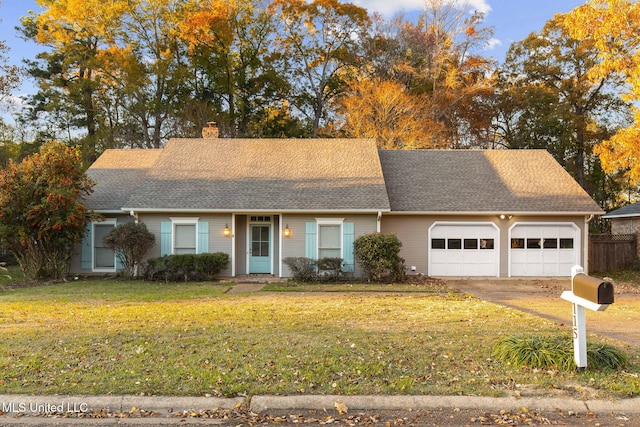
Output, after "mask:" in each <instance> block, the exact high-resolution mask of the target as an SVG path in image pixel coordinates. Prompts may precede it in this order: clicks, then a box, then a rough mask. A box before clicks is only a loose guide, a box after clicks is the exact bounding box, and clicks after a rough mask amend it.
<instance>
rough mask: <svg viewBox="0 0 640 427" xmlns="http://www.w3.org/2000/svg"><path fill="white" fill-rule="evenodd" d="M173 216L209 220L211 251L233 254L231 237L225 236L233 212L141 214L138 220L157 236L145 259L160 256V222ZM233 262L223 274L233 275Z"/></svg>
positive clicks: (169, 219)
mask: <svg viewBox="0 0 640 427" xmlns="http://www.w3.org/2000/svg"><path fill="white" fill-rule="evenodd" d="M171 218H198V220H199V221H208V222H209V252H225V253H227V254H230V258H233V257H232V256H231V237H225V236H224V233H223V231H224V227H225V225H227V224H228V225H229V227H231V214H170V215H166V214H140V215H139V217H138V221H140V222H144V223H145V224H146V225H147V228H148V229H149V231H150V232H151V233H153V235H154V236H156V244H155V245H154V246H153V247H152V248H151V250H149V252H148V253H147V255H146V257H145V259H148V258H157V257H159V256H160V223H162V222H163V221H171ZM231 262H233V259H231V260H230V263H229V268H227V269H226V270H223V271H222V272H221V273H220V275H221V276H230V275H231Z"/></svg>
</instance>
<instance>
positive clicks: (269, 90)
mask: <svg viewBox="0 0 640 427" xmlns="http://www.w3.org/2000/svg"><path fill="white" fill-rule="evenodd" d="M276 25H277V23H276V19H275V17H274V15H273V14H271V13H270V11H269V10H268V3H267V2H266V1H257V2H246V1H240V0H229V1H225V2H221V1H218V0H207V1H204V2H192V3H190V7H188V8H187V12H186V13H185V17H184V19H183V22H182V24H181V25H180V34H181V37H182V38H183V39H184V40H185V41H187V42H188V43H189V52H190V55H191V61H192V64H193V68H194V71H195V73H196V75H197V76H200V78H199V79H198V81H197V82H196V83H197V84H196V85H195V86H193V87H192V91H193V96H194V101H195V102H196V105H200V106H202V107H204V106H205V105H208V106H209V108H208V109H207V108H206V107H205V108H203V109H202V111H206V113H205V114H211V116H209V117H206V116H202V118H201V120H200V122H199V123H200V125H204V123H206V122H207V121H208V120H211V117H213V118H214V119H215V121H216V123H218V125H219V126H220V128H221V131H222V133H223V134H224V135H225V136H228V137H246V136H279V135H278V134H277V131H275V129H277V128H278V127H280V125H279V124H274V123H272V122H271V120H272V119H273V120H274V121H275V122H279V121H280V122H287V118H289V117H291V115H290V113H288V112H287V110H288V105H289V104H287V103H286V102H285V101H286V95H287V92H288V84H287V81H286V80H285V78H284V76H282V75H280V73H278V72H277V70H276V69H275V67H274V62H275V57H276V56H277V55H275V54H274V52H273V51H272V49H271V48H272V46H271V43H272V40H273V38H274V37H275V31H276ZM198 102H200V104H198ZM202 103H204V105H203V104H202ZM281 111H284V112H285V113H284V114H279V112H281ZM294 121H295V120H294V119H293V118H291V120H289V124H290V125H291V127H292V129H290V130H291V131H293V132H294V135H291V136H295V131H294V129H293V128H295V126H296V123H294ZM258 123H259V125H257V124H258ZM281 124H282V125H284V128H285V129H286V128H287V127H288V126H287V125H286V124H285V123H281ZM272 128H273V129H272ZM271 129H272V130H271ZM274 131H275V132H276V134H273V133H272V132H274Z"/></svg>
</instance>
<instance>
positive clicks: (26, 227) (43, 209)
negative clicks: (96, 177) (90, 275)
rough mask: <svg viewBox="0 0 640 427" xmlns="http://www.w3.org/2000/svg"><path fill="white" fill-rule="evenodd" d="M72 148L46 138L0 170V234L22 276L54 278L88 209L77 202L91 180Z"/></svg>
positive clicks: (65, 264) (64, 264)
mask: <svg viewBox="0 0 640 427" xmlns="http://www.w3.org/2000/svg"><path fill="white" fill-rule="evenodd" d="M84 170H85V168H84V166H83V162H82V156H81V153H80V150H79V149H77V148H69V147H67V146H65V145H63V144H60V143H56V142H51V143H48V144H46V145H44V146H43V147H42V149H41V150H40V152H39V153H38V154H35V155H33V156H31V157H28V158H26V159H24V160H23V161H22V162H21V163H15V162H10V163H9V165H8V167H7V168H6V169H5V170H3V171H0V238H2V240H3V242H4V243H5V244H6V245H7V246H8V247H9V249H10V250H11V252H12V253H13V254H14V256H15V257H16V259H17V261H18V263H19V264H20V267H21V268H22V270H23V272H24V274H25V277H27V278H29V279H33V280H37V279H60V278H63V277H64V276H65V275H66V274H67V272H68V271H69V262H70V260H71V255H72V252H73V246H74V245H75V244H77V243H79V242H80V241H81V240H82V237H83V236H84V232H85V226H86V224H87V221H88V219H89V217H91V216H92V214H91V212H88V211H87V208H86V207H85V206H84V205H83V204H82V200H83V198H84V197H85V196H87V195H89V194H90V193H91V191H92V186H93V182H92V181H91V180H90V179H89V178H88V177H87V176H86V175H85V173H84Z"/></svg>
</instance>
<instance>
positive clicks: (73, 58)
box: [22, 0, 126, 157]
mask: <svg viewBox="0 0 640 427" xmlns="http://www.w3.org/2000/svg"><path fill="white" fill-rule="evenodd" d="M38 4H40V5H41V6H43V7H44V10H43V12H42V13H40V14H39V15H35V14H34V13H33V12H31V14H30V15H29V16H26V17H24V18H23V19H22V25H23V27H22V30H23V34H24V35H25V37H27V38H30V39H33V40H34V41H36V42H37V43H39V44H42V45H43V46H46V47H47V48H48V50H47V51H45V52H42V53H40V54H38V55H37V57H36V59H37V60H36V61H30V62H28V72H29V74H31V76H32V77H34V78H35V79H36V80H37V81H38V85H39V89H40V90H39V92H38V93H37V94H36V95H35V96H33V97H32V99H31V105H32V113H33V114H34V115H37V114H38V112H46V113H49V115H50V117H52V118H55V119H56V121H57V122H58V128H59V129H62V130H65V131H66V133H67V135H66V136H69V137H70V138H73V137H71V135H72V134H74V132H75V131H76V130H77V129H82V130H84V131H86V135H83V136H82V140H81V141H79V142H80V144H81V145H82V146H83V150H84V152H85V155H86V156H87V157H92V156H95V155H96V153H97V152H98V150H100V147H99V146H98V144H99V141H98V140H99V136H100V135H99V132H100V125H101V122H102V121H103V120H104V117H103V116H102V115H101V114H100V113H101V108H100V105H99V103H98V93H99V91H100V90H102V86H101V84H102V82H101V80H102V73H101V71H100V70H101V69H102V63H101V58H100V52H101V50H102V49H104V48H105V47H106V46H107V45H108V43H109V42H110V41H111V38H112V36H113V34H112V33H109V29H112V28H117V27H118V26H119V25H120V18H121V16H122V13H123V9H124V8H125V7H126V3H125V2H104V1H102V0H82V1H78V0H38Z"/></svg>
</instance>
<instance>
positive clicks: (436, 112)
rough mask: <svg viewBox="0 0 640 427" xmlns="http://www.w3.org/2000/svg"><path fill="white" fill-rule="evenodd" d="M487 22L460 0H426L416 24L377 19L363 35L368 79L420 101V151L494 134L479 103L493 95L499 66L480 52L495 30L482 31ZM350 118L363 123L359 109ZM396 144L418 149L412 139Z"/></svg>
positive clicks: (417, 116) (455, 145)
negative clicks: (390, 84) (402, 89)
mask: <svg viewBox="0 0 640 427" xmlns="http://www.w3.org/2000/svg"><path fill="white" fill-rule="evenodd" d="M483 19H484V17H483V15H482V14H481V13H479V12H476V13H473V14H471V15H470V16H469V15H468V10H467V8H466V7H461V5H460V4H459V2H456V1H454V0H426V1H425V9H424V11H423V13H422V14H420V15H419V16H418V18H417V21H416V22H411V21H406V20H404V19H403V18H396V19H394V20H393V21H392V22H390V23H385V22H383V21H382V20H381V18H380V17H376V16H374V19H373V25H372V27H371V30H370V31H369V32H368V34H365V35H363V37H362V41H361V43H362V45H363V50H364V52H365V58H366V62H365V66H363V73H364V76H365V78H366V79H371V80H372V81H375V79H379V80H382V81H389V82H394V83H398V84H401V85H403V86H404V87H405V90H406V94H407V96H410V97H411V99H412V102H415V107H414V108H411V113H410V114H411V115H412V116H413V118H414V119H413V121H415V122H416V123H418V122H422V124H423V125H422V127H420V128H416V132H417V137H419V138H420V139H421V143H420V144H419V147H420V148H438V147H448V148H461V147H465V146H469V145H475V144H476V142H475V141H474V140H475V139H478V138H483V137H484V136H485V135H486V134H487V133H488V132H487V129H488V128H489V125H490V117H491V115H490V114H489V111H488V110H486V109H481V108H479V106H480V105H482V104H479V103H478V100H479V99H481V98H483V97H485V96H489V95H490V94H491V93H492V92H493V81H492V79H491V73H490V72H491V70H492V68H493V62H492V61H491V60H490V59H488V58H485V57H483V56H481V55H480V54H479V53H478V52H480V51H481V49H483V48H484V47H485V46H486V45H487V44H488V43H489V41H490V38H491V36H492V34H493V32H492V30H491V29H490V28H484V27H482V21H483ZM364 94H365V95H366V96H370V95H369V94H368V93H366V92H365V93H364ZM358 96H360V95H359V93H358V92H357V91H355V92H353V93H350V94H348V97H349V98H352V99H350V101H349V102H352V103H353V102H355V100H354V99H353V98H354V97H358ZM370 101H374V99H372V98H370ZM363 102H366V101H363ZM345 114H346V115H347V118H346V121H347V123H353V122H357V121H359V120H360V119H356V118H355V117H353V118H349V115H350V114H354V115H356V116H357V115H359V114H360V112H359V111H353V110H349V111H346V112H345ZM379 126H380V127H388V126H387V125H386V123H381V124H380V125H379ZM347 130H349V129H347ZM387 132H388V129H387V130H382V129H380V130H379V131H377V132H376V133H377V134H383V133H387ZM396 146H398V147H407V148H408V147H416V145H415V144H414V143H412V142H411V141H406V142H403V143H399V144H398V143H397V144H396Z"/></svg>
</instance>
